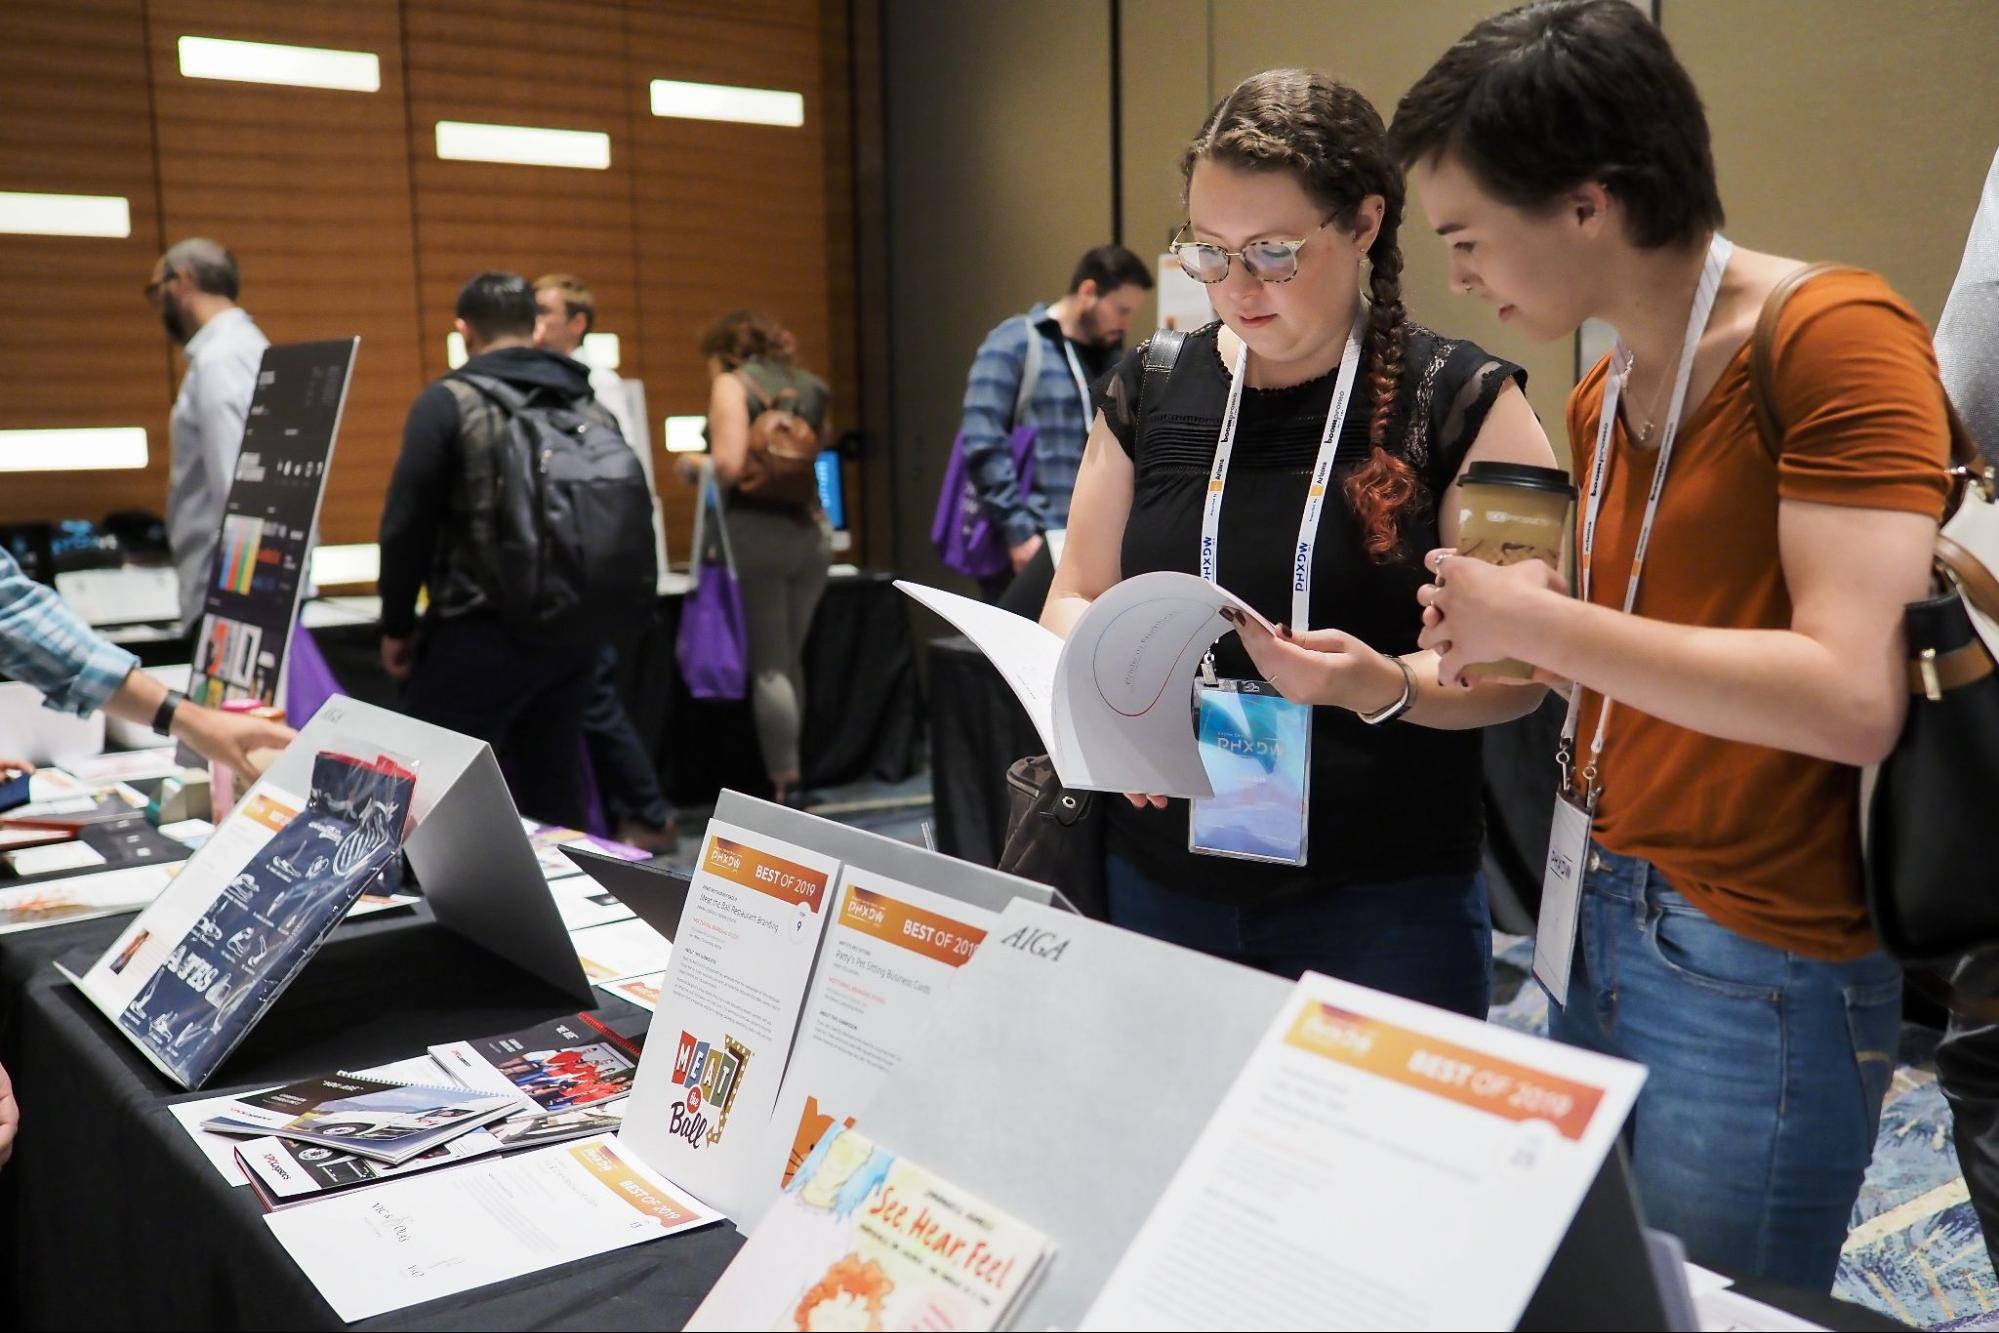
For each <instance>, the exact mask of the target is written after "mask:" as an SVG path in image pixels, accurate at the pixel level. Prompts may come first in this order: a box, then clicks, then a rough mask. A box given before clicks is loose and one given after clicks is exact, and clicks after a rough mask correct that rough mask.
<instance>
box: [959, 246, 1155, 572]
mask: <svg viewBox="0 0 1999 1333" xmlns="http://www.w3.org/2000/svg"><path fill="white" fill-rule="evenodd" d="M1151 288H1152V274H1151V272H1150V271H1149V270H1147V268H1146V267H1145V261H1144V260H1142V259H1140V258H1139V257H1138V256H1137V255H1135V254H1133V253H1132V252H1131V251H1129V250H1127V249H1125V248H1124V247H1123V246H1121V245H1100V246H1098V247H1097V248H1096V249H1094V250H1092V251H1090V252H1089V253H1088V254H1086V255H1084V256H1083V258H1082V260H1081V262H1080V263H1078V264H1077V265H1076V271H1075V273H1074V275H1073V276H1071V277H1070V279H1069V291H1068V294H1067V295H1065V296H1064V297H1063V298H1062V299H1061V300H1059V301H1057V302H1055V303H1054V304H1053V305H1036V306H1035V307H1034V308H1033V309H1032V310H1029V311H1028V312H1027V313H1026V314H1025V315H1017V316H1015V317H1013V318H1011V319H1008V320H1007V321H1006V322H1005V323H1003V324H1001V325H1000V326H999V327H998V328H996V329H994V330H993V331H992V332H991V333H989V334H987V335H986V340H985V342H984V343H982V344H980V346H979V351H978V355H977V356H976V357H975V358H974V359H973V361H972V373H971V375H970V376H969V378H968V379H967V382H966V385H965V412H964V421H963V424H962V426H961V427H960V433H961V435H962V437H963V440H964V450H965V461H966V463H967V464H968V465H969V467H970V470H971V476H972V488H973V490H974V491H975V492H976V493H977V495H978V499H979V503H980V505H982V506H983V507H984V508H985V510H986V512H987V514H988V515H990V516H991V519H992V521H994V522H996V523H998V524H999V525H1000V527H1001V529H1002V530H1003V531H1004V532H1005V534H1006V544H1007V548H1008V551H1009V554H1011V556H1012V558H1013V569H1012V572H1011V573H1007V574H1002V575H1000V576H998V577H997V578H995V579H990V580H987V581H986V587H985V593H986V597H987V599H988V600H993V599H996V598H997V597H998V596H999V595H1000V594H1001V593H1002V592H1004V591H1005V590H1006V586H1007V584H1008V583H1010V582H1011V581H1012V578H1013V575H1014V574H1018V573H1019V572H1020V571H1021V570H1023V569H1025V568H1026V567H1027V564H1028V562H1029V561H1031V560H1032V559H1034V557H1035V555H1036V554H1037V553H1038V552H1039V551H1040V550H1041V541H1042V538H1041V534H1042V533H1044V532H1047V531H1048V530H1049V529H1051V528H1061V527H1063V526H1065V525H1066V524H1067V523H1068V521H1069V493H1070V492H1071V491H1072V490H1074V489H1075V486H1076V471H1077V469H1078V468H1079V467H1081V466H1082V462H1083V443H1084V441H1085V440H1086V439H1088V438H1089V434H1090V422H1091V420H1092V419H1093V418H1094V417H1095V416H1096V408H1095V407H1094V405H1093V399H1092V396H1091V393H1090V385H1091V384H1092V383H1093V382H1094V381H1095V380H1096V379H1097V378H1098V377H1099V376H1100V375H1102V374H1103V372H1104V371H1106V370H1108V369H1110V367H1111V366H1112V365H1114V364H1116V362H1117V358H1118V353H1119V352H1120V351H1122V350H1123V347H1124V335H1125V331H1126V330H1127V329H1129V328H1130V327H1131V321H1132V317H1133V316H1134V315H1135V314H1137V313H1138V307H1139V304H1140V303H1141V302H1142V301H1143V300H1144V299H1145V293H1146V292H1148V291H1150V290H1151ZM1037 344H1038V348H1037V347H1036V345H1037ZM1030 367H1032V368H1033V369H1034V374H1035V381H1034V384H1033V386H1032V387H1031V388H1025V387H1024V386H1023V384H1022V379H1023V377H1024V376H1025V375H1026V374H1027V373H1028V370H1029V368H1030ZM1016 405H1023V409H1024V410H1022V411H1021V412H1020V413H1019V416H1018V419H1016V412H1015V409H1016ZM1018 426H1032V427H1033V428H1034V433H1035V434H1034V476H1033V479H1032V481H1031V482H1030V483H1029V484H1028V485H1027V487H1026V488H1025V489H1023V488H1022V486H1021V484H1020V475H1019V472H1018V470H1017V469H1016V468H1015V467H1014V461H1013V455H1012V454H1011V452H1009V450H1008V447H1007V441H1008V437H1009V436H1010V435H1011V434H1012V432H1013V430H1014V429H1015V428H1016V427H1018Z"/></svg>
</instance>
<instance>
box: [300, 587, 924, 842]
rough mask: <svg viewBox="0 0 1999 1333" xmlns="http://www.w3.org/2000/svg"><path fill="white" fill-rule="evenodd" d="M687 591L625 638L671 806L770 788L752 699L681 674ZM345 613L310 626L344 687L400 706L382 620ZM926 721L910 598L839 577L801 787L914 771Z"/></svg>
mask: <svg viewBox="0 0 1999 1333" xmlns="http://www.w3.org/2000/svg"><path fill="white" fill-rule="evenodd" d="M685 597H686V594H685V593H684V592H680V591H670V592H667V593H664V594H662V595H661V597H660V599H659V604H658V607H657V610H656V612H655V614H654V615H653V617H652V618H651V619H650V620H649V621H648V622H647V623H645V624H643V625H641V626H638V627H637V628H636V629H635V631H634V633H633V636H632V638H631V640H630V641H629V642H628V643H627V644H625V645H624V647H623V651H622V652H621V654H620V683H621V685H622V687H623V690H624V696H625V710H626V712H627V713H628V714H629V715H630V717H631V719H632V725H633V726H635V727H636V728H637V729H638V733H639V739H640V740H641V741H642V742H644V744H645V745H646V747H647V749H648V750H649V751H650V752H651V753H652V755H653V757H654V760H655V762H656V764H657V765H658V769H659V775H660V785H661V786H662V787H663V788H664V789H665V791H666V794H667V796H668V798H669V799H671V800H672V801H674V802H675V803H676V804H685V805H703V804H707V803H710V802H712V801H713V800H714V799H715V794H716V793H717V792H718V791H720V790H721V789H722V788H724V787H732V788H734V789H736V790H738V791H746V792H762V791H766V790H768V787H769V783H768V780H767V779H766V777H765V774H764V771H763V761H762V759H761V757H760V756H759V754H758V751H757V743H756V726H755V722H754V720H753V718H752V715H751V711H750V704H749V701H748V700H746V699H745V700H739V701H735V702H728V703H716V702H708V701H705V700H700V699H696V698H694V697H693V696H692V695H690V694H689V693H688V692H687V686H686V684H685V682H683V681H682V680H681V678H680V667H679V663H678V661H677V659H676V657H675V654H674V643H675V638H676V635H677V634H678V632H679V629H680V611H681V606H682V603H683V602H684V600H685ZM316 619H317V618H316V617H314V618H309V619H308V623H314V621H315V620H316ZM342 619H343V620H344V621H345V623H340V624H327V623H319V624H318V626H317V628H315V629H314V630H313V631H312V633H313V637H314V638H315V639H316V640H317V641H318V644H319V647H320V650H321V652H322V653H323V654H324V655H325V658H326V662H327V665H328V666H329V667H330V668H331V669H332V672H333V675H334V678H335V679H337V680H338V681H339V682H340V687H341V690H342V692H344V693H345V694H347V695H349V696H350V697H352V698H356V699H361V700H364V701H366V702H368V703H372V704H379V705H381V706H382V707H384V708H394V707H396V705H397V691H396V687H395V683H394V682H393V681H391V680H390V679H389V678H388V676H387V675H386V674H384V672H383V671H382V666H381V639H382V630H381V624H380V622H379V621H377V620H374V619H372V618H367V617H360V616H346V617H342ZM920 718H921V712H920V706H919V704H918V692H917V688H916V653H915V648H914V645H913V644H912V642H911V639H910V634H909V613H908V608H907V603H906V600H905V599H904V597H903V595H902V594H901V593H899V592H897V591H896V590H895V586H894V581H893V579H892V577H891V576H890V575H887V574H878V573H872V572H868V571H856V572H853V573H842V574H837V575H835V576H834V577H833V578H832V579H831V580H829V581H828V583H827V585H826V597H825V600H824V601H822V602H821V603H820V604H819V611H818V614H817V615H816V616H815V617H814V619H813V622H812V633H811V636H810V637H809V638H808V639H807V640H806V645H805V734H804V736H803V738H802V742H801V745H800V749H801V751H802V753H803V756H804V762H805V785H806V787H808V788H814V787H831V786H837V785H840V784H843V783H849V782H856V781H861V780H864V779H870V778H872V779H876V780H880V781H884V782H895V781H900V780H901V779H903V778H906V777H908V776H910V774H912V773H914V772H915V771H916V770H917V767H918V765H919V764H920V762H921V758H922V744H921V735H920V732H919V727H920V725H921V723H920Z"/></svg>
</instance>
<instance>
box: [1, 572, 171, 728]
mask: <svg viewBox="0 0 1999 1333" xmlns="http://www.w3.org/2000/svg"><path fill="white" fill-rule="evenodd" d="M137 665H139V659H138V658H136V657H134V656H132V654H130V653H128V652H126V651H125V650H124V649H123V648H120V647H119V646H118V645H117V644H115V643H112V642H110V641H108V640H106V639H103V638H100V637H98V636H97V635H96V634H95V633H93V632H92V631H91V628H90V626H88V625H86V624H84V623H83V618H82V617H81V616H79V615H77V614H76V612H74V611H72V610H70V609H69V606H68V605H67V604H66V603H65V602H64V601H63V599H62V598H60V597H58V596H56V594H55V591H54V590H53V589H51V588H48V587H45V586H44V585H42V584H40V583H37V582H35V581H34V580H33V579H31V578H29V577H28V576H27V575H26V574H23V573H22V572H21V566H20V565H19V564H17V563H16V562H15V560H14V557H13V556H12V555H10V554H8V553H7V552H6V551H4V550H0V672H5V673H6V674H7V675H9V676H11V677H13V678H14V679H15V680H18V681H21V682H22V683H23V684H27V685H32V686H34V687H35V688H36V689H38V690H40V691H41V692H42V693H43V694H44V695H46V696H48V697H47V698H46V699H45V700H44V701H43V702H44V703H46V704H47V706H48V707H50V708H56V709H60V710H62V711H63V712H65V713H75V714H76V715H77V716H79V717H81V716H84V715H86V714H89V713H94V712H96V711H97V710H98V709H100V708H102V707H104V705H105V703H106V701H108V700H109V699H110V698H111V696H112V695H114V694H116V693H117V692H118V687H119V686H120V685H123V684H124V683H125V677H126V676H128V675H130V674H131V672H132V668H133V667H135V666H137Z"/></svg>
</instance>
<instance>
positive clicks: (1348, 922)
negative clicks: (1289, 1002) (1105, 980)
mask: <svg viewBox="0 0 1999 1333" xmlns="http://www.w3.org/2000/svg"><path fill="white" fill-rule="evenodd" d="M1228 866H1229V863H1228V862H1227V861H1226V860H1220V859H1218V860H1216V862H1215V873H1216V874H1217V875H1224V876H1225V875H1227V874H1228ZM1105 872H1106V873H1105V880H1106V883H1105V888H1106V889H1107V891H1108V893H1109V896H1110V914H1111V921H1112V923H1113V924H1115V925H1119V926H1122V927H1124V928H1125V929H1126V930H1135V931H1137V932H1138V933H1139V934H1141V935H1150V936H1152V937H1153V938H1154V939H1158V940H1165V941H1166V942H1167V943H1169V944H1178V945H1182V946H1184V947H1186V948H1189V949H1198V950H1200V951H1201V952H1202V953H1205V954H1213V955H1214V956H1215V957H1217V958H1227V959H1229V960H1230V961H1232V962H1237V963H1243V964H1246V965H1248V966H1250V967H1255V968H1261V969H1262V970H1263V971H1265V972H1275V973H1277V974H1278V975H1279V976H1283V977H1292V978H1295V977H1297V976H1298V975H1299V974H1300V973H1302V972H1305V971H1307V970H1310V971H1313V972H1323V973H1325V974H1326V975H1327V976H1330V977H1338V978H1339V979H1340V980H1342V981H1351V982H1353V983H1354V984H1355V985H1359V986H1367V987H1370V988H1372V989H1374V990H1380V991H1387V992H1388V993H1389V994H1391V995H1400V996H1403V997H1405V998H1407V999H1411V1000H1419V1001H1421V1002H1422V1003H1424V1004H1433V1005H1436V1006H1437V1007H1438V1008H1440V1009H1452V1010H1455V1011H1457V1012H1458V1013H1461V1014H1470V1015H1471V1016H1472V1017H1474V1018H1484V1017H1485V1016H1486V1012H1487V1010H1488V1009H1489V1008H1490V1007H1491V1004H1492V917H1491V914H1490V912H1489V910H1488V909H1487V907H1486V901H1485V877H1484V876H1482V875H1475V874H1474V875H1439V876H1428V877H1423V878H1418V879H1404V880H1395V881H1392V882H1388V883H1381V884H1344V885H1341V886H1340V887H1338V888H1336V889H1327V890H1326V891H1325V892H1323V893H1317V894H1313V895H1312V896H1310V897H1308V898H1303V899H1299V900H1297V901H1287V902H1281V903H1268V904H1266V903H1254V902H1251V903H1242V904H1235V903H1217V902H1210V901H1208V900H1206V899H1203V898H1195V897H1192V896H1190V895H1188V894H1184V893H1179V892H1176V891H1175V890H1173V889H1169V888H1167V887H1165V886H1164V885H1161V884H1157V883H1155V882H1153V881H1152V880H1150V879H1147V878H1146V877H1145V876H1144V875H1143V874H1141V873H1140V872H1139V870H1138V868H1137V867H1136V866H1134V865H1132V864H1131V863H1130V862H1129V861H1126V860H1125V859H1124V858H1123V857H1120V856H1115V855H1113V856H1111V857H1109V858H1107V862H1106V865H1105Z"/></svg>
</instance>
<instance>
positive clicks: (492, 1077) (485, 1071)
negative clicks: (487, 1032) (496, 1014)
mask: <svg viewBox="0 0 1999 1333" xmlns="http://www.w3.org/2000/svg"><path fill="white" fill-rule="evenodd" d="M430 1054H431V1058H432V1059H434V1060H436V1061H437V1063H438V1064H439V1065H441V1066H443V1068H444V1070H445V1072H446V1073H448V1074H450V1075H451V1077H453V1078H455V1079H457V1080H458V1081H459V1082H460V1083H462V1084H464V1085H465V1086H466V1087H468V1088H477V1089H479V1090H481V1091H490V1092H496V1093H502V1094H505V1095H508V1096H511V1097H513V1098H514V1099H515V1109H516V1110H519V1109H521V1108H520V1102H522V1101H526V1102H530V1103H532V1104H533V1106H534V1108H535V1109H536V1110H539V1111H546V1112H564V1111H575V1110H580V1109H582V1108H584V1107H588V1106H597V1105H600V1104H602V1103H604V1102H610V1101H615V1100H616V1099H618V1098H619V1097H622V1096H624V1095H625V1094H626V1093H628V1092H630V1091H631V1090H632V1080H633V1078H634V1077H636V1076H637V1073H638V1066H639V1046H638V1043H637V1042H635V1041H633V1040H632V1039H631V1038H630V1037H627V1036H624V1035H623V1034H621V1033H619V1032H617V1031H615V1030H613V1029H612V1028H611V1027H609V1026H608V1025H606V1024H605V1023H603V1022H601V1021H599V1020H598V1019H596V1018H593V1017H591V1016H590V1015H589V1014H576V1015H574V1016H573V1017H570V1018H557V1019H551V1020H550V1021H549V1022H546V1023H538V1024H536V1025H535V1026H534V1027H531V1028H527V1029H526V1030H524V1031H521V1032H509V1033H506V1034H505V1035H503V1036H498V1037H481V1038H478V1039H476V1040H473V1041H453V1042H446V1043H445V1044H443V1045H441V1046H433V1047H431V1048H430ZM614 1128H615V1126H614Z"/></svg>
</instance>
